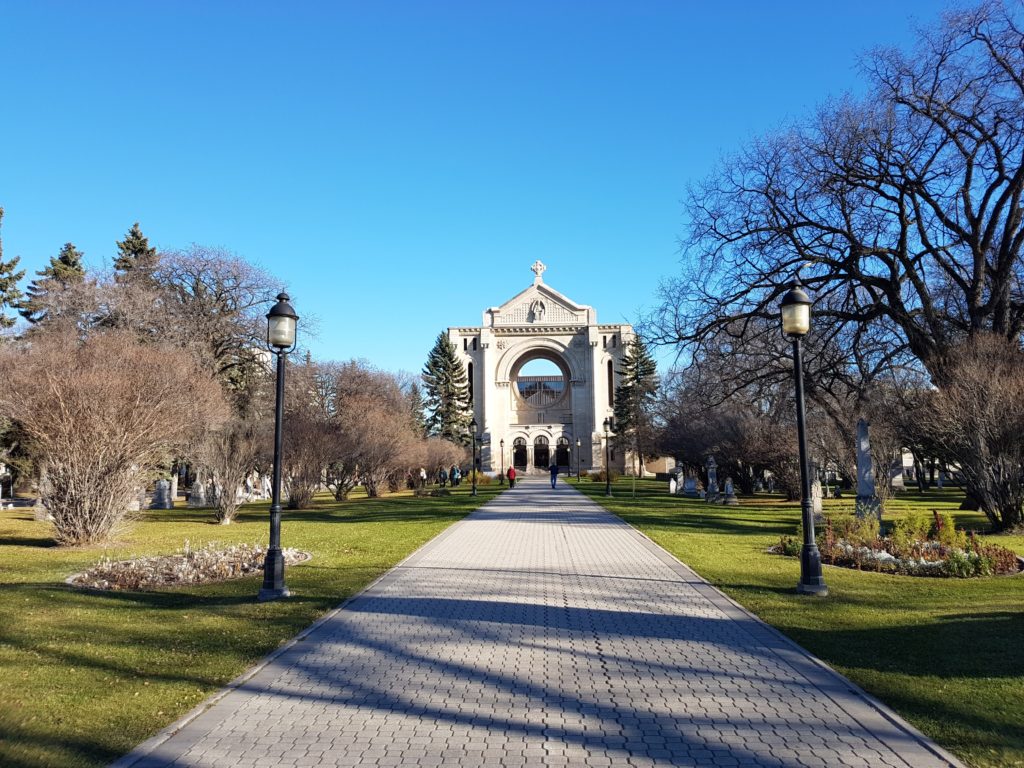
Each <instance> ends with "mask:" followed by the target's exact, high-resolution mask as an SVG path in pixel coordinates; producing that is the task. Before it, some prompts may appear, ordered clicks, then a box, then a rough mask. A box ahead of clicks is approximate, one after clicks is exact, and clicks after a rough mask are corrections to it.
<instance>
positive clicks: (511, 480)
mask: <svg viewBox="0 0 1024 768" xmlns="http://www.w3.org/2000/svg"><path fill="white" fill-rule="evenodd" d="M505 476H506V477H507V478H508V487H509V488H515V487H516V468H515V467H509V468H508V472H506V473H505Z"/></svg>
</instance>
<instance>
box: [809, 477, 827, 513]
mask: <svg viewBox="0 0 1024 768" xmlns="http://www.w3.org/2000/svg"><path fill="white" fill-rule="evenodd" d="M821 499H822V489H821V478H820V477H818V473H817V472H814V479H813V480H812V481H811V512H813V513H814V518H815V519H818V518H820V517H821V515H822V513H823V512H824V507H823V506H822V503H821Z"/></svg>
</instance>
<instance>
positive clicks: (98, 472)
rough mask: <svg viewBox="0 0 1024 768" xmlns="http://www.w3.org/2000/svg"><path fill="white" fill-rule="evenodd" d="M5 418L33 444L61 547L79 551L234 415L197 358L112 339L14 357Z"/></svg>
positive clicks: (57, 344) (2, 375) (61, 337)
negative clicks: (171, 463) (204, 432)
mask: <svg viewBox="0 0 1024 768" xmlns="http://www.w3.org/2000/svg"><path fill="white" fill-rule="evenodd" d="M0 411H2V413H3V415H5V416H7V417H8V418H11V419H13V420H16V421H17V422H18V423H19V424H20V425H21V426H22V428H23V430H24V432H25V434H26V435H27V436H28V437H29V439H30V442H31V448H30V450H31V451H32V453H33V455H34V457H35V458H36V459H37V463H38V466H40V467H41V471H42V474H43V480H42V482H41V484H40V490H41V496H42V504H43V506H44V507H45V508H46V510H47V511H48V512H49V514H50V516H51V517H52V519H53V525H54V529H55V537H56V539H57V541H58V542H59V543H60V544H68V545H76V544H93V543H97V542H102V541H104V540H106V539H107V538H109V537H110V536H111V535H113V533H114V532H115V531H116V529H117V527H118V525H119V524H120V523H121V522H122V521H123V520H124V519H125V516H126V515H127V513H128V510H129V508H130V505H131V502H132V500H133V499H135V498H137V493H138V488H139V486H140V485H142V484H143V483H144V482H145V481H146V480H147V479H148V478H147V475H148V473H149V472H151V471H153V470H154V469H155V468H157V467H158V466H161V465H163V464H165V463H166V462H167V460H168V459H169V457H170V456H171V454H172V453H173V451H174V450H175V448H176V447H178V446H180V445H182V444H184V443H185V442H186V441H187V440H188V438H189V437H190V433H192V431H193V430H195V429H197V428H201V427H202V426H206V425H210V424H214V425H216V424H217V423H218V422H219V421H220V420H221V419H222V418H223V417H224V415H225V412H226V409H225V405H224V401H223V397H222V395H221V390H220V388H219V387H218V385H217V384H216V382H214V381H213V380H212V379H211V378H210V376H209V375H206V374H204V373H202V372H201V371H200V370H199V369H198V368H197V367H196V364H195V362H194V360H193V358H192V357H191V356H189V355H187V354H184V353H182V352H181V351H180V350H177V349H174V348H172V347H169V346H165V345H161V344H140V343H139V342H138V341H137V339H136V337H135V336H134V335H133V334H130V333H125V332H121V331H110V332H106V333H99V334H94V335H91V336H89V337H88V338H87V339H86V340H85V341H81V340H80V339H79V338H78V337H77V336H75V335H74V334H69V333H56V332H55V333H50V334H39V335H38V336H36V337H35V338H34V339H33V340H32V342H31V344H29V345H24V346H20V347H8V348H5V349H4V350H3V352H2V354H0Z"/></svg>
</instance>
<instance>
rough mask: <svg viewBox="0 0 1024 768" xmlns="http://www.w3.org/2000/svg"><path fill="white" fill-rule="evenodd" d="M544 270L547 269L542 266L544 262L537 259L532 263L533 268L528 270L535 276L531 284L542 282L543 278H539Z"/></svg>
mask: <svg viewBox="0 0 1024 768" xmlns="http://www.w3.org/2000/svg"><path fill="white" fill-rule="evenodd" d="M546 269H547V267H545V266H544V262H542V261H541V260H540V259H537V260H536V261H535V262H533V266H532V267H530V270H531V271H532V272H533V274H534V275H535V277H534V278H533V282H535V283H539V282H542V281H543V278H542V277H541V275H543V274H544V270H546Z"/></svg>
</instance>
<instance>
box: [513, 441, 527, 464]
mask: <svg viewBox="0 0 1024 768" xmlns="http://www.w3.org/2000/svg"><path fill="white" fill-rule="evenodd" d="M527 464H528V461H527V457H526V438H525V437H517V438H516V439H515V440H513V441H512V466H513V467H515V468H516V470H518V471H520V472H525V471H526V467H527Z"/></svg>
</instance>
